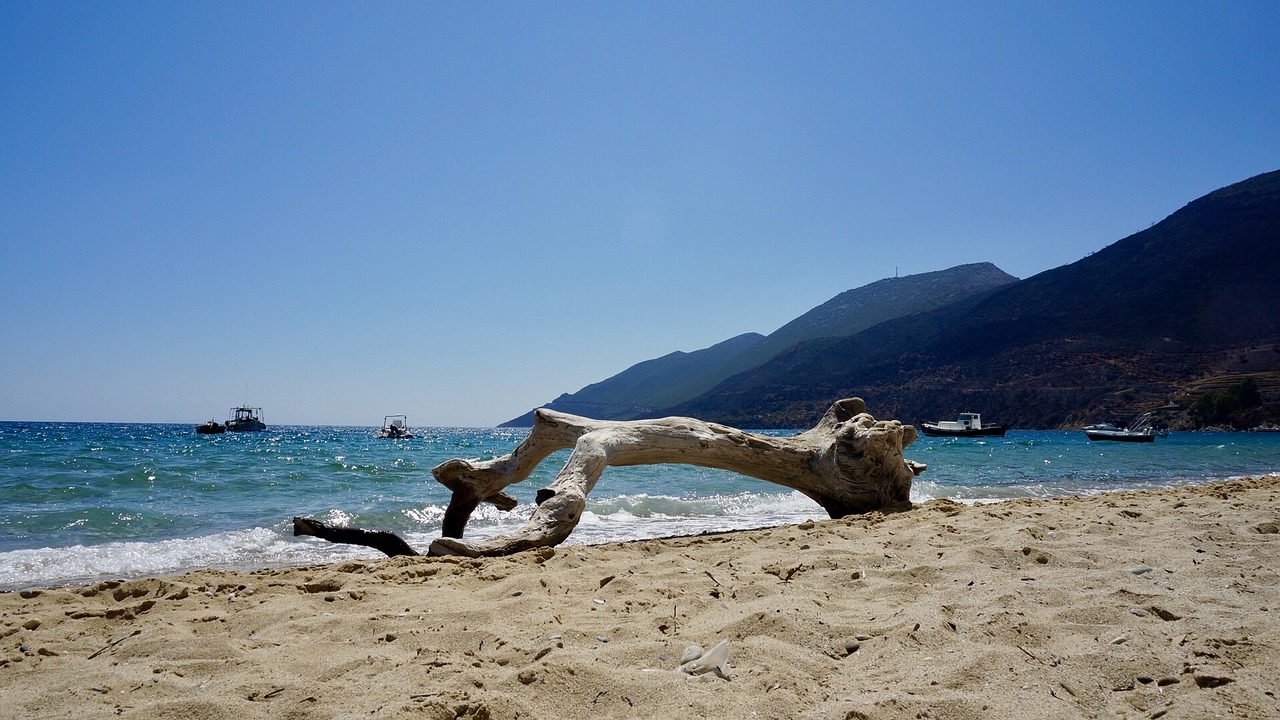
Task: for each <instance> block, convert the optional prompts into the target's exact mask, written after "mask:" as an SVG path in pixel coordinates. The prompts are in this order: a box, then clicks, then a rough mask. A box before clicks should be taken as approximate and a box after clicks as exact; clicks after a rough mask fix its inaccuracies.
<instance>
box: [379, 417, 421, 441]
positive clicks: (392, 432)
mask: <svg viewBox="0 0 1280 720" xmlns="http://www.w3.org/2000/svg"><path fill="white" fill-rule="evenodd" d="M378 437H380V438H390V439H392V440H401V439H405V438H411V437H413V433H411V432H409V419H408V418H406V417H405V416H404V415H387V416H386V417H384V418H383V419H382V429H380V430H378Z"/></svg>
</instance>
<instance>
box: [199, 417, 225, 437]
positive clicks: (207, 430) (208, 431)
mask: <svg viewBox="0 0 1280 720" xmlns="http://www.w3.org/2000/svg"><path fill="white" fill-rule="evenodd" d="M226 431H227V429H226V428H225V427H223V426H222V423H220V422H218V421H217V420H210V421H209V422H207V423H201V424H199V425H197V426H196V432H197V433H199V434H201V435H221V434H222V433H224V432H226Z"/></svg>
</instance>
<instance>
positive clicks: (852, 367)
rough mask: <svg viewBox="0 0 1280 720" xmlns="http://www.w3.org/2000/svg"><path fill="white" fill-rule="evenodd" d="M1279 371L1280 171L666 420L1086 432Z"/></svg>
mask: <svg viewBox="0 0 1280 720" xmlns="http://www.w3.org/2000/svg"><path fill="white" fill-rule="evenodd" d="M1278 369H1280V171H1276V172H1271V173H1266V174H1263V175H1259V176H1257V177H1254V178H1250V179H1249V180H1245V181H1243V182H1240V183H1237V184H1235V185H1231V186H1229V187H1226V188H1222V189H1220V190H1217V191H1215V192H1212V193H1210V194H1208V195H1206V196H1204V197H1202V198H1200V199H1198V200H1195V201H1193V202H1191V203H1189V204H1187V205H1186V206H1185V207H1183V208H1182V209H1180V210H1178V211H1177V212H1175V213H1173V214H1172V215H1170V216H1169V217H1167V218H1165V219H1164V220H1163V221H1161V222H1159V223H1157V224H1155V225H1153V226H1152V227H1150V228H1148V229H1146V230H1143V231H1141V232H1138V233H1135V234H1133V235H1130V236H1129V237H1126V238H1124V239H1123V240H1120V241H1118V242H1116V243H1114V244H1112V245H1110V246H1108V247H1106V248H1104V249H1103V250H1100V251H1098V252H1096V253H1094V254H1092V255H1090V256H1088V257H1086V258H1084V259H1082V260H1080V261H1078V262H1075V263H1072V264H1070V265H1065V266H1063V267H1060V268H1056V269H1053V270H1049V271H1047V272H1044V273H1041V274H1039V275H1036V276H1034V277H1031V278H1028V279H1026V280H1022V281H1019V282H1016V283H1011V284H1008V285H1005V286H1002V287H998V288H995V289H993V290H990V291H987V292H985V293H982V294H979V295H975V296H971V297H969V298H967V299H964V300H961V301H959V302H956V303H953V304H951V305H948V306H946V307H942V308H938V309H934V310H930V311H927V312H923V313H918V314H915V315H911V316H907V317H901V318H896V319H893V320H889V321H887V322H884V323H882V324H880V325H877V326H875V327H872V328H869V329H867V330H863V331H862V332H859V333H856V334H853V335H850V336H847V337H842V338H819V339H813V340H807V341H804V342H801V343H798V344H796V345H794V346H792V347H790V348H788V349H787V350H786V351H784V352H782V353H779V354H777V355H775V356H774V357H772V358H771V359H770V360H769V361H768V362H766V363H764V364H762V365H760V366H757V367H755V368H751V369H749V370H747V371H745V372H742V373H739V374H738V375H735V376H734V377H732V378H729V379H727V380H726V381H725V382H723V383H721V384H719V385H717V386H716V387H715V388H713V389H712V390H710V391H709V392H707V393H705V394H703V395H701V396H699V397H698V398H694V399H692V400H690V401H687V402H685V403H681V404H678V405H675V406H671V407H667V408H662V409H659V410H656V411H655V412H654V413H652V414H653V415H692V416H695V417H700V418H704V419H708V420H716V421H720V422H726V423H731V424H735V425H738V426H740V427H808V426H810V425H812V424H813V422H814V421H815V420H816V418H817V417H819V416H820V415H821V413H822V412H823V411H824V410H825V409H826V408H827V407H828V406H829V405H830V403H831V402H832V401H833V400H835V399H837V398H840V397H847V396H855V395H856V396H860V397H862V398H863V399H865V400H867V403H868V407H869V408H870V409H871V412H872V413H873V414H875V415H876V416H877V417H882V418H890V417H891V418H897V419H900V420H903V421H904V422H915V421H917V420H919V419H922V418H923V419H943V418H950V417H954V415H955V414H956V413H957V412H959V411H962V410H973V411H978V412H982V413H983V416H984V420H988V421H999V422H1005V423H1009V424H1012V425H1013V426H1015V427H1027V428H1035V427H1072V426H1077V427H1078V425H1079V423H1081V422H1082V421H1084V420H1086V419H1090V418H1098V417H1101V416H1103V415H1105V414H1113V413H1114V414H1128V415H1132V414H1136V413H1137V412H1139V411H1142V410H1149V409H1152V408H1156V407H1161V406H1165V407H1168V408H1170V410H1171V412H1172V413H1173V414H1174V415H1177V413H1178V412H1181V411H1182V410H1184V409H1185V405H1186V404H1188V403H1189V400H1188V397H1187V394H1188V392H1190V389H1191V388H1192V387H1193V386H1196V385H1197V384H1201V385H1203V384H1204V383H1205V381H1206V379H1208V378H1215V377H1227V378H1229V377H1244V376H1247V375H1250V374H1259V376H1260V377H1261V376H1265V375H1266V374H1268V373H1273V372H1274V371H1276V370H1278ZM1271 402H1272V403H1273V404H1274V403H1275V399H1274V398H1273V399H1272V400H1271ZM1175 408H1176V409H1175ZM1174 419H1175V420H1176V419H1177V418H1176V417H1175V418H1174Z"/></svg>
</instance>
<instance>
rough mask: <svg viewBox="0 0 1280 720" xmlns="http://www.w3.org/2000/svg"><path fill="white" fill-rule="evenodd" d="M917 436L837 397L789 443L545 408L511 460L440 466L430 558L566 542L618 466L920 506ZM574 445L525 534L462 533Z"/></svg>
mask: <svg viewBox="0 0 1280 720" xmlns="http://www.w3.org/2000/svg"><path fill="white" fill-rule="evenodd" d="M915 440H916V429H915V428H914V427H912V426H910V425H903V424H902V423H900V422H898V421H896V420H876V419H875V418H873V417H871V415H869V414H867V413H866V404H865V403H863V401H862V400H861V399H860V398H847V399H844V400H840V401H838V402H836V403H835V404H834V405H832V406H831V409H830V410H827V412H826V414H825V415H823V417H822V419H821V420H820V421H819V422H818V424H817V426H816V427H814V428H813V429H812V430H808V431H806V432H803V433H800V434H799V435H796V436H794V437H787V438H781V437H770V436H766V435H758V434H755V433H748V432H743V431H742V430H737V429H735V428H731V427H727V426H725V425H719V424H716V423H709V422H704V421H701V420H695V419H692V418H683V417H669V418H661V419H658V420H628V421H616V420H591V419H588V418H583V417H578V416H576V415H568V414H566V413H560V412H555V411H552V410H547V409H545V408H544V409H540V410H538V411H537V412H536V413H535V414H534V425H533V429H532V430H530V432H529V435H528V437H526V438H525V439H524V441H523V442H521V443H520V445H519V446H518V447H517V448H516V449H515V450H514V451H513V452H512V453H511V454H509V455H504V456H503V457H500V458H494V459H492V460H483V461H480V460H461V459H454V460H447V461H445V462H443V463H441V464H440V465H437V466H436V467H434V468H432V470H431V474H432V475H434V476H435V478H436V480H437V481H438V482H440V484H442V485H444V486H445V487H447V488H449V489H450V490H452V491H453V497H452V498H451V499H450V501H449V506H448V508H447V509H446V510H445V514H444V522H443V527H442V528H441V534H442V535H443V537H441V538H439V539H438V540H436V541H434V542H432V543H431V547H430V550H429V551H428V553H427V554H428V555H465V556H470V557H480V556H491V555H508V554H511V553H515V552H520V551H522V550H529V549H532V548H537V547H546V546H552V545H557V544H559V543H561V542H563V541H564V540H565V539H566V538H567V537H569V534H570V533H572V532H573V529H574V528H575V527H577V525H578V521H579V520H580V519H581V518H582V511H583V509H584V508H585V506H586V502H587V494H588V493H590V492H591V489H592V488H594V487H595V484H596V481H598V480H599V479H600V475H601V474H602V473H603V472H604V469H605V468H606V467H608V466H610V465H615V466H626V465H654V464H661V463H682V464H686V465H700V466H703V467H712V468H720V469H723V470H730V471H733V472H736V473H741V474H743V475H748V476H750V477H754V478H759V479H761V480H767V481H769V482H772V483H776V484H778V485H782V486H785V487H789V488H792V489H793V490H797V491H799V492H801V493H803V494H805V495H807V496H808V497H810V498H812V499H813V500H814V501H815V502H817V503H818V504H819V505H821V506H822V508H823V509H824V510H826V512H827V514H828V515H830V516H831V517H833V518H838V517H843V516H845V515H851V514H855V513H864V512H871V511H873V510H903V509H907V508H910V507H911V501H910V499H909V494H910V491H911V481H912V479H913V478H914V477H915V476H916V475H919V474H920V473H921V472H923V471H924V470H925V465H924V464H922V463H918V462H914V461H911V460H907V459H905V458H904V457H903V455H902V452H903V449H904V448H906V447H907V446H909V445H910V444H911V443H913V442H915ZM567 448H573V452H572V453H571V454H570V456H569V459H568V461H567V462H566V463H565V466H564V468H563V469H561V470H560V473H559V475H557V476H556V479H555V480H554V481H553V482H552V483H551V485H550V486H548V487H545V488H543V489H541V490H539V491H538V493H537V497H536V501H537V505H538V507H537V508H536V509H534V511H533V515H532V516H531V517H530V518H529V520H528V521H527V522H526V523H525V524H524V526H523V527H521V528H520V529H519V530H517V531H516V532H515V533H513V534H511V535H500V536H495V537H491V538H487V539H484V540H476V541H470V540H464V539H463V538H462V535H463V531H464V530H465V529H466V525H467V521H468V520H469V519H470V518H471V513H472V512H473V511H475V509H476V508H477V507H478V506H479V505H480V503H482V502H488V503H491V504H493V505H495V506H497V507H498V508H499V509H501V510H510V509H512V508H513V507H515V505H516V500H515V498H513V497H511V496H510V495H508V494H507V493H506V492H504V490H505V488H506V487H507V486H508V485H512V484H515V483H518V482H520V481H522V480H524V479H525V478H527V477H529V475H530V473H532V472H533V469H534V468H535V467H537V465H538V463H540V462H542V461H543V460H545V459H546V458H547V456H549V455H551V454H552V453H554V452H556V451H558V450H564V449H567ZM294 534H295V535H315V536H317V537H322V538H325V539H328V540H331V541H333V542H346V543H355V544H360V545H368V546H370V547H376V548H378V549H379V550H382V551H383V552H385V553H387V554H388V555H408V554H417V553H416V552H415V551H414V550H413V549H412V548H410V547H409V546H408V545H407V544H406V543H404V541H403V540H400V538H398V537H396V536H394V535H391V533H383V532H371V531H365V530H352V529H349V528H334V527H330V526H327V525H324V524H323V523H319V522H317V521H315V520H310V519H306V518H294ZM387 536H390V537H387ZM375 543H376V544H375Z"/></svg>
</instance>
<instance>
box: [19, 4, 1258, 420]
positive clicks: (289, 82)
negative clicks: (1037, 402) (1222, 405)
mask: <svg viewBox="0 0 1280 720" xmlns="http://www.w3.org/2000/svg"><path fill="white" fill-rule="evenodd" d="M1278 27H1280V3H1275V2H1227V3H1223V2H1192V3H1188V2H1122V3H1116V2H1082V3H1051V2H948V3H934V2H929V3H914V2H876V3H869V2H832V3H791V2H787V3H783V2H751V1H748V2H738V1H735V2H723V3H721V2H697V3H688V2H670V3H668V2H635V3H614V2H603V3H602V2H550V3H528V2H479V3H457V2H403V3H399V2H379V3H331V2H278V1H276V2H251V3H236V2H216V3H213V2H209V3H191V2H171V1H166V2H129V3H80V2H45V1H44V0H40V1H36V2H32V1H28V0H9V1H8V2H5V3H3V4H0V347H3V351H2V352H0V420H68V421H71V420H80V421H121V422H184V423H185V422H190V423H193V424H194V423H198V422H200V421H203V420H207V419H209V418H210V417H215V418H218V419H224V418H225V416H226V412H227V408H228V407H230V406H231V405H233V404H236V403H238V402H240V401H242V400H245V399H246V398H247V399H248V400H249V401H250V402H251V403H252V404H254V405H261V406H263V407H264V408H265V415H266V420H267V421H268V423H277V424H339V425H369V424H376V423H379V422H381V419H382V416H383V415H385V414H389V413H407V414H408V415H409V419H410V421H411V423H412V424H414V425H429V424H432V425H492V424H495V423H499V422H502V421H504V420H507V419H509V418H511V417H514V416H516V415H519V414H520V413H522V412H524V411H526V410H528V409H529V408H531V407H534V406H537V405H540V404H542V403H544V402H548V401H550V400H552V399H554V398H555V397H556V396H557V395H559V394H560V393H562V392H571V391H574V390H577V389H579V388H581V387H582V386H584V385H587V384H589V383H592V382H597V381H599V380H602V379H604V378H606V377H609V376H611V375H613V374H616V373H618V372H620V371H622V370H624V369H625V368H627V367H628V366H630V365H632V364H634V363H636V362H639V361H641V360H646V359H649V358H652V357H657V356H660V355H664V354H666V353H668V352H671V351H673V350H686V351H691V350H696V349H699V348H702V347H706V346H709V345H712V344H714V343H716V342H719V341H721V340H724V339H727V338H729V337H732V336H734V335H737V334H740V333H744V332H752V331H754V332H760V333H764V334H767V333H769V332H772V331H773V330H776V329H777V328H778V327H779V326H781V325H782V324H784V323H785V322H787V321H788V320H790V319H792V318H794V317H795V316H797V315H799V314H801V313H803V312H805V311H806V310H808V309H810V308H811V307H813V306H815V305H818V304H820V303H821V302H823V301H825V300H827V299H829V298H830V297H832V296H834V295H836V294H837V293H839V292H841V291H844V290H847V289H849V288H853V287H858V286H861V285H865V284H867V283H869V282H873V281H875V280H879V279H881V278H885V277H891V276H893V275H894V273H895V272H898V273H900V274H902V275H907V274H913V273H919V272H928V271H933V270H940V269H944V268H947V267H951V266H953V265H957V264H961V263H969V262H979V261H990V262H994V263H995V264H997V265H998V266H1000V267H1001V268H1003V269H1004V270H1006V271H1007V272H1010V273H1012V274H1014V275H1017V276H1019V277H1029V276H1031V275H1034V274H1036V273H1039V272H1042V271H1044V270H1048V269H1051V268H1054V267H1057V266H1060V265H1063V264H1066V263H1070V262H1073V261H1075V260H1078V259H1080V258H1081V257H1084V256H1085V255H1087V254H1089V253H1091V252H1094V251H1096V250H1098V249H1100V248H1102V247H1105V246H1106V245H1109V244H1111V243H1112V242H1115V241H1116V240H1119V239H1120V238H1122V237H1124V236H1126V235H1129V234H1131V233H1133V232H1136V231H1138V230H1141V229H1144V228H1146V227H1147V226H1148V225H1150V224H1151V223H1152V222H1155V221H1157V220H1159V219H1161V218H1163V217H1164V216H1166V215H1168V214H1169V213H1171V212H1173V211H1174V210H1177V209H1178V208H1179V207H1181V206H1182V205H1184V204H1186V203H1187V202H1189V201H1191V200H1193V199H1195V198H1196V197H1199V196H1200V195H1203V194H1205V193H1207V192H1209V191H1212V190H1214V189H1216V188H1218V187H1221V186H1223V185H1227V184H1230V183H1233V182H1236V181H1239V180H1243V179H1245V178H1247V177H1250V176H1253V175H1256V174H1258V173H1261V172H1266V171H1270V170H1275V169H1277V168H1278V167H1280V82H1278V81H1277V68H1280V33H1277V32H1276V28H1278Z"/></svg>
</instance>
